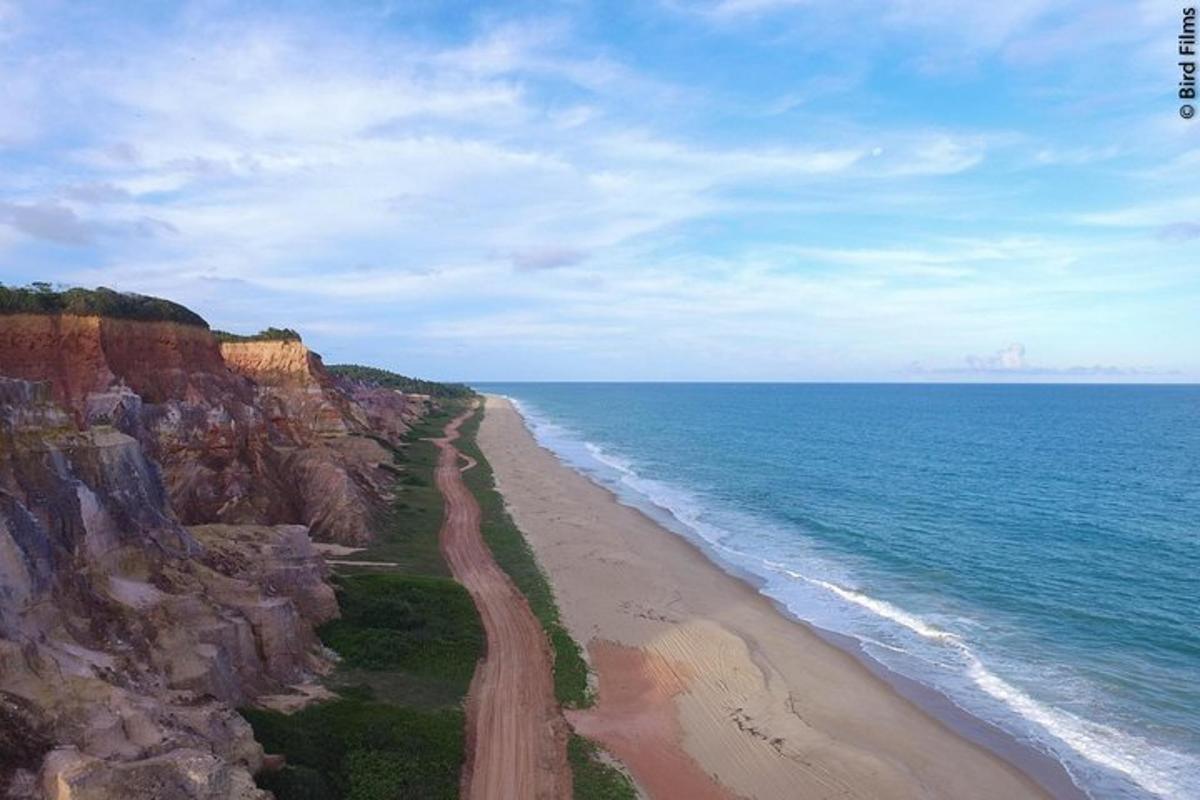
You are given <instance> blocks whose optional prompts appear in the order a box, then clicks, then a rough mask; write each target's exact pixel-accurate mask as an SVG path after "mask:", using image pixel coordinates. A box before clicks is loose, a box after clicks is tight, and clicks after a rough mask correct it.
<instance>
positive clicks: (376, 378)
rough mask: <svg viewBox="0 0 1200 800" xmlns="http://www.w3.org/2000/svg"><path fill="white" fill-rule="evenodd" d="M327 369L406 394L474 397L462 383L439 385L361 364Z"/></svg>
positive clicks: (350, 378) (337, 365)
mask: <svg viewBox="0 0 1200 800" xmlns="http://www.w3.org/2000/svg"><path fill="white" fill-rule="evenodd" d="M325 369H327V370H329V371H330V372H331V373H333V374H334V375H337V376H338V377H340V378H344V379H345V380H348V381H354V382H355V383H365V384H369V385H371V386H382V387H385V388H387V389H398V390H399V391H401V392H404V393H406V394H427V395H429V396H430V397H446V398H450V397H474V396H475V390H474V389H472V388H471V387H469V386H466V385H464V384H461V383H438V382H437V381H426V380H421V379H420V378H409V377H407V376H405V375H397V374H396V373H395V372H388V371H387V370H386V369H379V368H377V367H364V366H362V365H360V364H332V365H327V366H326V367H325Z"/></svg>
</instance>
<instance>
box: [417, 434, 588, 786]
mask: <svg viewBox="0 0 1200 800" xmlns="http://www.w3.org/2000/svg"><path fill="white" fill-rule="evenodd" d="M472 413H473V412H471V411H467V412H465V413H463V414H462V415H460V416H458V417H457V418H455V419H454V420H453V421H452V422H450V423H449V424H448V425H447V426H446V430H445V436H444V437H443V438H440V439H433V440H432V441H433V443H434V444H436V445H437V446H438V448H439V450H440V452H439V454H438V465H437V470H436V479H437V487H438V490H439V491H441V493H442V496H443V497H444V498H445V500H446V508H445V517H444V519H443V522H442V530H441V534H440V539H441V548H442V554H443V555H444V556H445V558H446V562H447V563H448V564H449V565H450V571H451V572H452V573H453V575H454V578H455V579H456V580H457V581H458V582H459V583H461V584H462V585H463V586H464V587H466V589H467V591H468V592H470V594H471V597H472V599H473V600H474V601H475V606H476V608H478V609H479V616H480V617H481V618H482V619H483V628H484V632H485V633H486V634H487V656H486V657H485V658H484V660H483V661H481V662H480V664H479V666H478V667H477V668H476V670H475V677H474V679H473V680H472V681H471V692H470V696H469V697H468V699H467V764H466V768H465V769H464V771H463V779H462V788H463V797H465V798H467V800H493V799H494V800H517V798H522V799H523V798H530V799H531V800H532V799H533V798H537V800H543V799H544V800H559V799H560V798H561V799H562V800H567V799H568V798H570V797H571V768H570V766H569V765H568V763H567V731H568V729H567V723H566V720H564V719H563V717H562V714H561V713H560V711H559V708H558V703H557V701H556V700H555V698H554V678H553V659H552V656H551V654H550V646H549V643H548V642H547V641H546V636H545V633H544V632H543V631H542V626H541V624H540V623H539V622H538V620H537V618H536V617H535V616H534V615H533V612H532V611H531V610H530V608H529V603H528V602H526V600H525V596H524V595H523V594H521V592H520V591H519V590H518V589H517V587H516V586H515V585H514V584H513V582H512V581H511V580H510V579H509V577H508V575H507V574H506V573H505V572H504V571H503V570H502V569H500V567H499V565H498V564H496V561H495V559H493V558H492V553H491V551H490V550H489V549H488V547H487V545H486V544H485V543H484V541H483V536H482V535H481V533H480V529H479V524H480V511H479V504H478V503H477V502H475V497H474V496H473V495H472V494H471V492H470V490H469V489H467V486H466V484H465V483H464V482H463V480H462V472H463V471H465V469H469V468H470V467H472V466H474V461H473V459H470V458H469V457H468V461H471V463H470V464H469V465H468V466H467V467H465V468H463V467H461V466H460V461H459V456H460V453H459V451H458V449H457V448H456V447H455V446H454V444H453V442H454V440H456V439H457V438H458V436H459V433H458V429H459V426H460V425H462V423H463V422H464V421H466V419H467V418H468V417H469V416H470V415H471V414H472Z"/></svg>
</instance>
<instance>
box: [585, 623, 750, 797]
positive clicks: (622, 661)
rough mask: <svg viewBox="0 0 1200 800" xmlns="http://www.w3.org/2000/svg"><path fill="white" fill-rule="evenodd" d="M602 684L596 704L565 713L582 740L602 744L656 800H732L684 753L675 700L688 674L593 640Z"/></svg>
mask: <svg viewBox="0 0 1200 800" xmlns="http://www.w3.org/2000/svg"><path fill="white" fill-rule="evenodd" d="M588 652H589V653H590V654H591V657H592V665H593V666H594V667H595V668H596V673H597V675H598V676H599V678H600V691H599V702H598V703H597V704H596V707H595V708H593V709H591V710H588V711H568V712H567V718H568V719H569V720H570V722H571V724H572V725H573V726H574V727H575V730H576V731H577V732H579V733H580V734H582V735H584V736H587V737H588V738H590V739H594V740H596V741H598V742H600V743H601V744H603V745H604V746H605V747H606V748H608V751H609V752H611V753H612V754H613V755H614V756H616V757H617V758H619V759H620V760H621V761H622V763H624V764H625V766H626V767H628V768H629V771H630V772H632V773H633V776H634V778H636V779H637V782H638V784H639V785H640V786H641V787H642V788H643V789H644V790H645V791H646V792H648V793H649V795H650V797H652V798H656V800H667V798H688V800H730V799H731V798H734V797H735V795H733V794H732V793H731V792H730V791H729V790H728V789H726V788H725V787H724V786H722V785H721V784H720V783H718V782H717V781H716V780H715V779H714V778H713V777H712V776H710V775H708V774H707V773H706V772H704V770H702V769H701V768H700V765H699V764H697V763H696V761H695V759H693V758H692V757H691V756H689V755H688V754H687V753H685V752H684V751H683V748H682V747H681V746H680V744H679V742H680V739H681V737H682V735H683V734H682V730H681V728H680V726H679V720H678V718H677V717H676V712H675V701H674V698H675V695H677V694H679V693H680V692H682V691H685V690H686V689H687V684H688V678H689V676H688V675H687V673H686V671H685V670H683V669H682V668H681V667H680V666H679V665H674V664H672V663H670V662H669V661H667V660H666V659H665V658H663V657H662V656H659V655H656V654H652V653H647V652H645V651H643V650H641V649H639V648H637V647H627V646H625V645H621V644H616V643H614V642H606V641H600V640H594V641H593V642H592V643H591V644H590V645H589V646H588Z"/></svg>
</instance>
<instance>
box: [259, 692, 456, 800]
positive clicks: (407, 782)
mask: <svg viewBox="0 0 1200 800" xmlns="http://www.w3.org/2000/svg"><path fill="white" fill-rule="evenodd" d="M242 714H243V716H245V717H246V719H247V720H249V722H250V724H251V725H252V726H253V727H254V735H255V738H257V739H258V740H259V741H260V742H261V743H262V745H263V747H264V748H266V750H267V752H269V753H282V754H283V755H284V756H285V757H286V758H287V762H288V765H289V766H288V768H287V769H285V770H282V771H281V772H276V773H264V774H262V775H260V776H259V785H260V786H261V787H262V788H264V789H271V790H272V791H274V792H276V794H277V796H278V797H279V798H280V799H281V800H326V798H330V799H331V800H332V798H348V799H349V798H352V799H353V800H396V798H422V800H424V799H425V798H430V799H431V800H432V799H435V798H454V797H457V796H458V776H459V771H460V769H461V764H462V760H463V756H464V749H463V748H464V743H463V726H464V719H463V713H462V712H461V711H460V710H458V709H444V710H439V711H418V710H416V709H410V708H402V707H399V706H393V705H387V704H384V703H376V702H370V701H364V700H359V699H352V698H341V699H338V700H333V701H330V702H328V703H322V704H321V705H317V706H310V707H309V708H306V709H304V710H302V711H298V712H296V713H295V714H292V715H290V716H289V715H286V714H281V713H279V712H278V711H267V710H263V709H257V708H250V709H244V710H243V711H242ZM322 792H326V793H325V794H322Z"/></svg>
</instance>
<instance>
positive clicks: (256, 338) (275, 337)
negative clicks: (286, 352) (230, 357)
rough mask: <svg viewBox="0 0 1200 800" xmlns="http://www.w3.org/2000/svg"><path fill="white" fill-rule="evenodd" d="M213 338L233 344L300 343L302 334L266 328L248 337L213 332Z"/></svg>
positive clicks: (284, 329)
mask: <svg viewBox="0 0 1200 800" xmlns="http://www.w3.org/2000/svg"><path fill="white" fill-rule="evenodd" d="M213 336H215V337H217V341H218V342H223V343H224V342H229V343H233V344H237V343H241V342H298V341H300V334H299V333H297V332H296V331H294V330H292V329H291V328H266V329H265V330H261V331H259V332H258V333H252V334H249V335H246V336H243V335H241V334H237V333H230V332H229V331H217V330H214V331H213Z"/></svg>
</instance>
